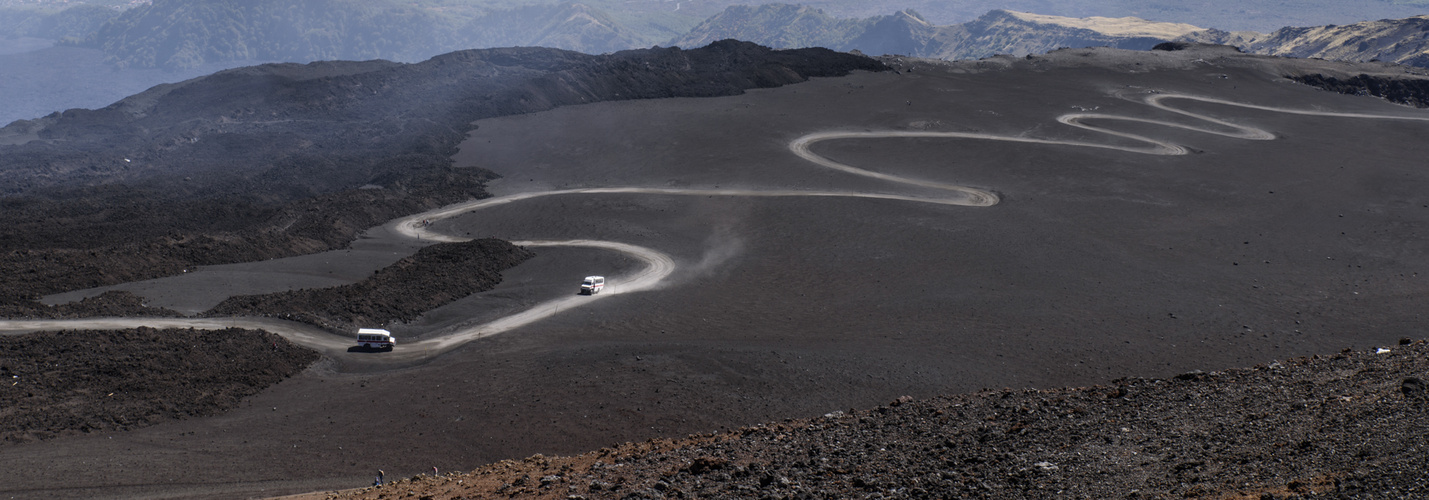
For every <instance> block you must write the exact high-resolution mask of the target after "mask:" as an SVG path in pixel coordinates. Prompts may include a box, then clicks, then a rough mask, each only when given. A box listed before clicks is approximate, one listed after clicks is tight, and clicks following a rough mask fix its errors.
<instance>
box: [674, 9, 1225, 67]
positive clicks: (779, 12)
mask: <svg viewBox="0 0 1429 500" xmlns="http://www.w3.org/2000/svg"><path fill="white" fill-rule="evenodd" d="M1200 30H1202V28H1199V27H1196V26H1191V25H1189V24H1178V23H1158V22H1152V21H1146V20H1143V19H1138V18H1133V17H1128V18H1115V19H1112V18H1085V19H1079V18H1066V17H1057V16H1042V15H1036V14H1028V13H1022V12H1013V11H1008V10H994V11H991V12H988V13H987V14H984V15H983V16H982V17H980V18H978V19H976V20H974V21H971V22H968V23H963V24H954V25H946V26H937V25H934V24H932V23H930V22H929V21H927V20H926V19H924V18H923V17H922V16H921V15H919V14H918V13H917V12H915V11H912V10H904V11H901V12H897V13H894V14H892V15H887V16H877V17H871V18H867V19H859V20H850V19H836V18H833V17H831V16H828V15H827V14H825V13H824V12H823V11H822V10H819V9H814V8H811V7H805V6H797V5H787V4H768V5H763V6H760V7H746V6H739V7H730V8H729V9H726V10H725V12H723V13H721V14H719V15H717V16H715V17H712V18H710V19H709V20H707V21H706V22H705V23H703V24H701V25H699V26H697V27H696V28H695V29H694V30H691V32H690V33H689V34H687V35H686V36H684V37H681V38H680V39H677V40H675V41H673V42H671V44H672V45H676V46H680V47H697V46H700V45H702V44H705V43H709V42H710V41H714V40H720V39H724V38H736V39H741V40H748V41H752V42H755V43H759V44H763V45H769V46H773V47H787V48H794V47H804V46H823V47H828V48H831V49H834V50H843V51H848V50H858V51H860V52H864V53H868V54H900V55H910V56H917V57H930V58H937V59H971V58H980V57H987V56H991V55H994V54H1012V55H1026V54H1034V53H1043V52H1047V51H1050V50H1054V49H1057V48H1059V47H1089V46H1110V47H1115V48H1123V49H1133V50H1145V49H1149V48H1151V47H1152V46H1155V45H1156V44H1158V43H1161V42H1164V41H1168V40H1171V39H1174V38H1177V37H1180V36H1183V35H1186V34H1188V33H1191V32H1195V31H1200Z"/></svg>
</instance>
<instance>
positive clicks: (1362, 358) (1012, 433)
mask: <svg viewBox="0 0 1429 500" xmlns="http://www.w3.org/2000/svg"><path fill="white" fill-rule="evenodd" d="M1426 354H1429V344H1426V343H1425V342H1424V341H1417V342H1411V341H1410V340H1409V339H1404V340H1401V345H1398V346H1394V347H1391V348H1378V349H1373V350H1369V351H1353V350H1349V349H1346V350H1344V351H1343V352H1340V353H1338V354H1334V355H1331V356H1314V357H1310V358H1296V359H1291V360H1286V361H1277V362H1272V363H1268V364H1263V365H1259V366H1256V367H1254V368H1250V369H1235V370H1227V371H1220V372H1210V373H1200V372H1192V373H1186V374H1182V375H1178V376H1176V377H1173V378H1171V379H1165V380H1163V379H1141V378H1133V379H1119V380H1116V381H1115V382H1113V383H1112V384H1110V385H1107V386H1094V387H1078V388H1064V389H1054V390H1000V391H999V390H985V391H982V392H978V393H975V394H965V395H958V396H947V397H937V398H932V399H927V400H921V401H914V400H913V399H912V398H908V397H904V398H900V399H899V400H898V401H894V402H892V403H889V404H888V405H886V406H880V407H878V408H875V409H873V410H860V411H855V410H849V411H848V412H842V411H836V412H833V413H830V414H827V415H824V416H823V417H819V418H813V419H808V420H792V419H791V420H785V421H784V422H783V423H774V424H767V425H760V426H756V427H747V428H743V429H739V430H736V431H732V432H727V433H719V434H708V435H697V436H690V437H688V438H685V439H681V440H651V441H646V442H644V443H632V444H626V445H623V446H620V447H618V448H614V449H610V448H606V449H602V450H600V451H597V452H592V453H586V454H584V455H579V456H575V457H543V456H541V455H536V456H533V457H531V458H527V459H525V460H521V461H512V460H507V461H502V462H498V463H495V464H492V465H488V466H485V467H482V468H480V469H477V470H475V471H473V472H471V473H463V474H447V475H443V476H439V477H433V476H428V475H421V476H417V477H414V478H409V479H402V480H398V481H394V482H390V483H389V484H387V485H384V486H381V487H373V488H363V489H359V490H347V491H341V492H330V493H314V494H310V495H306V497H308V498H334V499H336V498H342V499H348V498H407V497H414V498H434V499H441V498H496V497H539V498H720V497H740V498H756V497H757V498H854V497H859V498H968V497H973V498H1053V497H1056V498H1172V497H1177V498H1277V499H1278V498H1300V497H1319V496H1323V497H1332V498H1426V497H1429V485H1426V481H1425V477H1426V476H1425V472H1424V471H1425V470H1429V454H1426V451H1429V447H1426V437H1425V434H1424V429H1425V428H1426V427H1427V426H1429V413H1426V410H1429V397H1426V389H1429V388H1426V384H1425V382H1424V381H1423V379H1424V378H1425V375H1426V374H1429V356H1426ZM389 479H390V478H389Z"/></svg>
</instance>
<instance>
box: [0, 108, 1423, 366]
mask: <svg viewBox="0 0 1429 500" xmlns="http://www.w3.org/2000/svg"><path fill="white" fill-rule="evenodd" d="M1123 98H1125V97H1123ZM1167 100H1190V101H1199V102H1205V103H1213V104H1220V105H1225V106H1231V107H1240V108H1247V109H1255V110H1260V111H1271V112H1276V113H1286V114H1294V115H1305V116H1323V117H1335V118H1353V119H1384V120H1410V121H1429V117H1418V116H1390V115H1375V114H1365V113H1339V112H1331V111H1318V110H1302V109H1288V108H1278V107H1271V106H1258V105H1254V104H1247V103H1239V102H1234V101H1228V100H1224V99H1215V98H1209V97H1200V96H1193V95H1183V94H1160V93H1152V94H1145V95H1143V99H1142V101H1143V102H1144V103H1145V104H1147V105H1149V106H1152V107H1155V108H1158V109H1163V110H1166V111H1170V112H1173V113H1177V114H1180V115H1183V116H1187V117H1190V118H1193V119H1195V120H1198V121H1202V122H1205V123H1209V124H1212V125H1216V126H1219V127H1222V128H1223V129H1230V130H1231V131H1230V132H1227V131H1225V130H1218V129H1214V128H1208V127H1203V126H1195V125H1187V124H1182V123H1176V122H1171V121H1166V120H1155V119H1146V118H1132V117H1124V116H1118V115H1111V114H1103V113H1067V114H1063V115H1061V116H1058V117H1057V119H1056V120H1057V122H1059V123H1062V124H1066V125H1069V126H1073V127H1077V128H1081V129H1084V130H1089V131H1093V132H1098V133H1103V134H1108V135H1112V136H1115V137H1120V138H1124V139H1130V140H1132V141H1135V142H1141V143H1145V144H1147V145H1148V146H1146V147H1128V146H1120V145H1114V144H1105V143H1095V142H1084V141H1069V140H1054V139H1039V138H1032V137H1021V136H1006V135H997V134H983V133H967V132H914V131H872V132H838V131H833V132H816V133H811V134H807V135H804V136H801V137H799V138H798V139H795V140H794V141H792V142H790V143H789V145H788V149H789V151H791V152H792V153H794V154H795V155H797V156H799V157H800V158H803V159H805V160H808V161H810V162H812V163H814V164H817V165H820V166H823V167H826V168H829V169H833V170H837V171H840V172H845V173H849V174H853V175H859V176H864V177H870V178H874V179H879V180H884V181H890V182H894V183H900V184H906V185H911V186H918V187H925V188H933V189H938V190H942V191H946V192H947V193H948V194H949V195H950V196H949V197H947V198H928V197H919V196H908V195H896V194H880V193H858V192H840V191H812V190H809V191H803V190H757V189H680V188H642V187H605V188H580V189H565V190H555V191H536V192H529V193H519V194H512V195H506V196H500V197H494V198H488V199H483V200H475V201H470V202H465V203H459V204H454V205H450V206H446V207H442V208H440V209H436V210H431V211H428V212H423V213H419V214H415V215H411V216H408V217H404V218H402V219H399V220H398V221H396V224H395V229H396V232H397V233H398V234H401V235H403V236H406V237H408V238H411V239H415V240H426V241H443V242H460V241H467V240H469V238H462V237H457V236H453V235H448V234H442V233H438V232H434V231H431V230H430V229H429V226H430V225H431V223H433V222H435V221H440V220H443V219H448V218H451V217H455V216H459V215H464V214H468V213H472V212H476V211H479V210H482V209H485V208H490V207H496V206H501V205H506V204H510V203H517V202H520V201H523V200H530V199H535V198H542V197H550V196H562V195H573V194H650V195H675V196H732V197H840V198H866V199H879V200H895V201H904V202H915V203H932V204H939V205H957V206H969V207H990V206H993V205H996V204H997V203H998V196H997V195H996V194H995V193H993V192H991V191H987V190H983V189H977V188H973V187H968V186H962V185H958V184H950V183H944V182H936V181H929V180H922V179H912V178H907V177H902V176H897V175H891V174H885V173H878V172H873V171H869V170H865V169H861V168H857V167H853V166H850V165H846V164H843V163H839V162H836V161H834V160H831V159H829V158H827V157H824V156H821V155H819V154H817V153H814V152H813V151H812V150H811V149H810V148H811V147H812V146H813V145H814V144H817V143H820V142H826V141H837V140H852V139H880V138H883V139H886V138H935V139H972V140H987V141H1002V142H1011V143H1026V144H1045V145H1058V146H1075V147H1089V148H1102V149H1111V150H1117V151H1124V152H1128V153H1140V154H1149V155H1185V154H1188V150H1187V149H1186V148H1185V147H1183V146H1180V145H1177V144H1172V143H1170V142H1166V141H1162V140H1158V139H1155V138H1152V137H1149V136H1147V135H1143V134H1135V133H1128V132H1121V131H1117V130H1113V129H1108V128H1105V127H1097V126H1094V125H1091V124H1088V123H1086V122H1087V121H1125V122H1133V123H1141V124H1148V125H1158V126H1164V127H1172V128H1179V129H1183V130H1190V131H1194V132H1200V133H1205V134H1211V135H1218V136H1223V137H1231V138H1237V139H1246V140H1273V139H1275V135H1274V134H1272V133H1270V132H1269V131H1266V130H1262V129H1259V128H1255V127H1250V126H1246V125H1239V124H1235V123H1232V122H1229V121H1226V120H1222V119H1218V118H1214V117H1211V116H1208V115H1205V114H1200V113H1193V112H1190V111H1186V110H1181V109H1177V108H1175V107H1172V106H1168V105H1167V104H1166V103H1165V102H1164V101H1167ZM512 243H513V244H516V245H520V246H529V247H586V248H598V249H604V250H612V251H616V252H621V253H624V254H627V255H630V256H632V257H635V258H637V259H639V260H641V261H642V262H644V263H645V266H646V267H645V269H642V270H640V271H638V272H637V273H636V274H634V275H632V276H621V277H618V278H617V279H612V281H611V285H610V286H609V287H608V288H607V289H606V291H605V293H603V294H599V295H595V296H584V297H582V296H577V297H563V298H559V299H554V300H549V301H546V302H543V303H540V304H538V305H536V306H534V307H532V308H530V309H528V310H526V311H522V312H520V313H517V314H514V315H510V316H507V317H503V318H500V319H498V320H495V321H491V322H488V323H484V324H481V325H477V326H468V327H463V328H459V329H454V330H450V331H444V332H441V333H440V334H439V335H435V336H432V337H429V338H426V339H423V340H420V341H416V342H411V343H401V342H400V339H399V345H398V347H397V348H395V349H393V351H392V352H391V353H390V354H387V355H384V356H382V357H380V358H365V359H364V361H366V362H368V363H371V364H379V365H380V364H391V365H402V366H405V365H410V364H412V363H417V362H421V361H423V360H426V359H429V358H431V357H434V356H439V355H441V354H443V353H446V352H448V351H450V350H452V349H455V348H457V347H460V346H461V345H463V344H466V343H468V342H471V341H473V340H477V339H481V338H484V337H489V336H491V335H496V334H500V333H504V332H507V331H510V330H513V329H516V328H520V327H522V326H526V325H529V324H531V323H535V322H537V321H540V320H543V319H546V318H549V317H552V316H555V315H557V314H560V313H561V312H563V311H565V312H569V311H572V310H574V309H576V308H579V307H582V306H586V305H589V304H591V303H594V302H595V301H596V300H598V299H600V298H603V297H609V296H612V295H615V294H619V293H635V292H640V291H645V290H650V289H654V288H657V287H659V286H660V285H661V282H662V281H663V280H665V278H667V277H668V276H670V275H671V274H672V273H674V272H675V267H676V265H675V261H674V259H672V258H671V257H670V256H669V255H666V254H664V253H661V252H659V251H657V250H653V249H650V248H646V247H641V246H637V245H631V244H628V243H620V242H614V241H597V240H559V241H551V240H525V241H513V242H512ZM140 326H149V327H154V328H198V329H221V328H230V327H241V328H258V329H265V330H268V331H271V332H273V333H277V334H279V335H282V336H284V337H285V338H287V339H289V340H290V341H293V342H294V343H297V344H300V345H304V346H306V347H309V348H312V349H314V350H317V351H319V352H322V353H324V354H326V355H328V356H334V357H341V356H343V355H344V353H345V352H346V351H348V350H349V349H350V348H351V346H352V342H350V341H349V340H348V339H343V338H338V337H334V336H333V335H330V334H327V333H325V332H322V331H320V330H317V329H315V328H312V327H308V326H306V325H302V324H298V323H293V322H288V321H283V320H276V319H270V318H247V317H239V318H221V319H213V318H204V319H184V318H97V319H78V320H0V332H7V333H23V332H31V331H39V330H53V329H91V330H102V329H115V328H135V327H140Z"/></svg>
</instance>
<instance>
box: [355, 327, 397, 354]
mask: <svg viewBox="0 0 1429 500" xmlns="http://www.w3.org/2000/svg"><path fill="white" fill-rule="evenodd" d="M357 345H358V347H365V348H368V349H386V350H389V351H390V350H392V347H394V346H396V345H397V337H393V336H392V332H389V331H387V330H381V329H377V328H359V329H357Z"/></svg>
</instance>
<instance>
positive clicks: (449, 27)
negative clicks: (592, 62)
mask: <svg viewBox="0 0 1429 500" xmlns="http://www.w3.org/2000/svg"><path fill="white" fill-rule="evenodd" d="M642 44H643V40H642V39H641V37H640V35H639V34H637V33H635V32H634V31H633V30H631V29H629V28H627V27H625V26H623V25H621V24H620V23H618V22H616V21H615V20H613V19H612V18H611V17H610V16H609V15H608V14H606V13H605V12H602V11H600V10H598V9H594V8H592V7H589V6H587V5H584V4H579V3H569V2H568V3H561V4H549V5H540V6H528V7H520V8H516V9H512V10H497V11H486V12H478V11H476V10H473V9H464V10H459V11H449V10H440V9H432V8H423V6H422V5H420V4H410V5H409V4H404V3H401V2H396V1H391V0H303V1H298V2H291V1H286V0H250V1H244V2H233V1H228V0H156V1H155V2H153V3H152V4H150V5H142V6H139V7H135V8H133V9H129V10H127V11H124V12H123V13H122V14H119V15H118V16H117V17H115V18H113V19H112V20H110V21H109V22H107V23H105V24H104V25H103V26H101V27H99V29H98V30H97V31H96V32H94V33H93V34H91V35H90V36H89V37H87V38H86V39H85V40H84V41H83V42H80V43H79V45H83V46H90V47H95V48H99V49H101V50H103V51H104V52H105V54H106V55H107V56H108V58H109V60H110V61H111V62H113V63H114V64H115V65H117V66H119V67H131V66H132V67H142V68H154V67H157V68H175V69H180V68H192V67H196V66H200V65H203V64H206V63H212V62H216V61H233V60H259V61H294V62H309V61H318V60H369V59H388V60H393V61H403V62H415V61H421V60H425V59H427V58H429V57H432V56H434V55H437V54H441V53H446V52H450V51H454V50H464V49H468V48H472V47H512V46H532V47H534V46H539V47H550V48H558V49H566V50H574V51H578V52H584V53H593V54H600V53H608V52H615V51H618V50H625V49H630V48H634V47H638V46H641V45H642Z"/></svg>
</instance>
